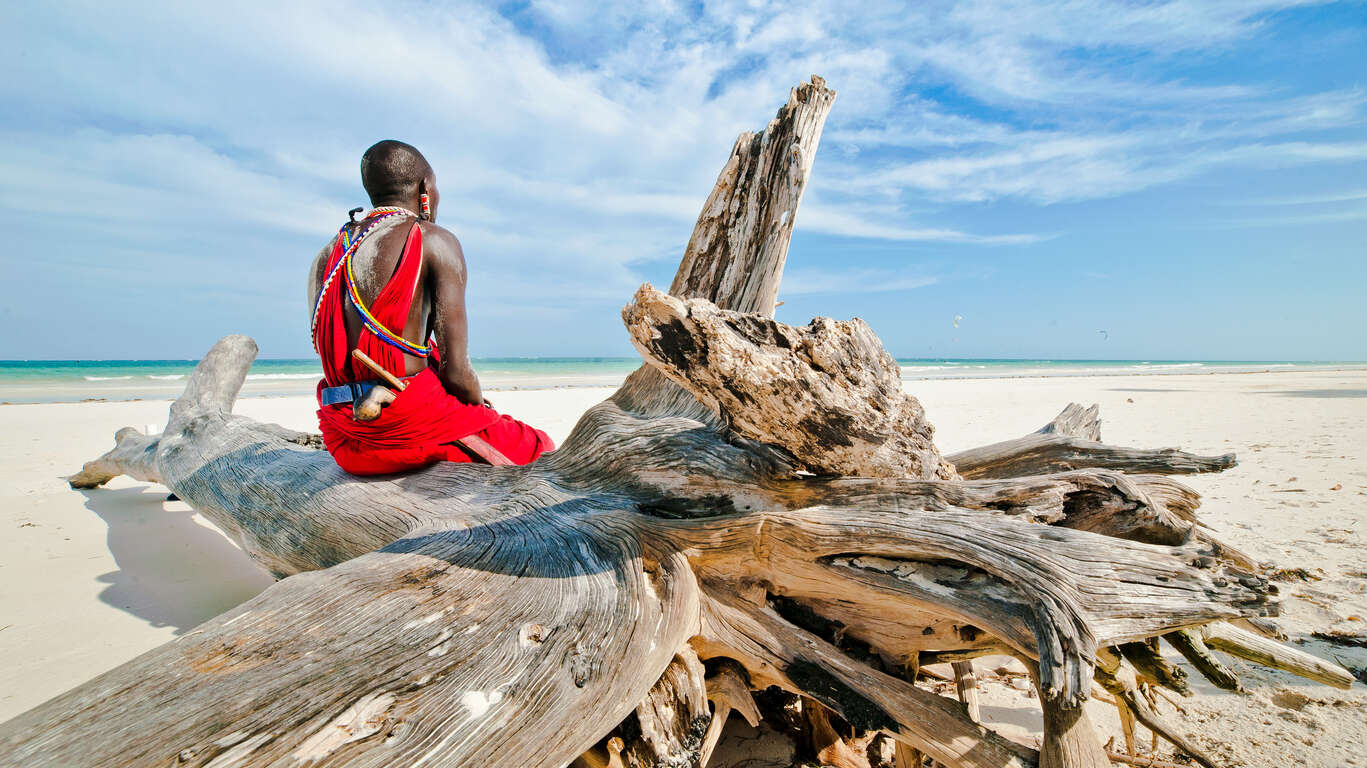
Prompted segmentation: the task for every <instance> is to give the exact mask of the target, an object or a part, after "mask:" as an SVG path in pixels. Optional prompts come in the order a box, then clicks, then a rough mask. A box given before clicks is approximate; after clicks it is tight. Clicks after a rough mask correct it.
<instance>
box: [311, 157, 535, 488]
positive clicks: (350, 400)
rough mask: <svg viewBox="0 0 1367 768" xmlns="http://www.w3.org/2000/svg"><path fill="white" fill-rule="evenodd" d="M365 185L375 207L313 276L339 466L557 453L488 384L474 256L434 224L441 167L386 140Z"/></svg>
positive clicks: (330, 249)
mask: <svg viewBox="0 0 1367 768" xmlns="http://www.w3.org/2000/svg"><path fill="white" fill-rule="evenodd" d="M361 183H362V184H363V185H364V186H365V190H366V193H367V194H369V195H370V202H371V204H372V205H373V206H375V207H374V208H372V209H371V210H370V211H367V212H365V213H364V214H363V215H362V216H361V217H360V218H356V214H357V213H359V212H360V211H361V209H359V208H358V209H356V210H354V211H352V212H351V213H352V215H351V221H348V222H347V223H346V224H344V225H343V226H342V229H341V231H339V232H338V233H337V236H336V237H334V238H333V240H332V241H331V242H330V243H328V245H327V246H326V247H324V248H323V250H322V251H320V252H319V254H318V257H317V259H316V260H315V261H314V264H313V269H312V270H311V271H310V273H309V297H310V298H311V299H312V300H313V305H312V309H313V316H312V328H313V346H314V349H316V350H317V351H318V356H319V357H320V358H321V359H322V362H323V381H320V382H319V383H318V406H319V408H318V422H319V425H320V427H321V428H322V432H323V442H324V443H325V444H326V445H327V449H328V451H329V452H330V453H331V454H332V456H333V458H335V459H336V460H337V464H338V465H339V466H341V468H342V469H344V470H346V471H348V472H351V473H352V474H357V475H375V474H386V473H391V472H402V471H404V470H408V469H415V468H417V467H422V466H426V465H428V464H431V463H433V462H436V461H458V462H460V461H472V460H479V459H483V460H485V461H490V462H492V463H513V464H528V463H531V462H532V461H534V460H535V459H536V458H537V457H538V456H540V455H541V454H542V453H544V452H546V451H550V450H553V449H554V448H555V446H554V444H552V442H551V439H550V438H549V437H547V435H546V433H545V432H542V431H540V430H537V429H533V428H532V427H530V426H528V425H526V424H523V423H522V422H520V421H517V420H516V419H513V418H511V417H509V416H505V415H502V414H499V413H498V412H497V411H495V410H494V409H493V408H492V407H491V406H490V404H489V402H488V401H487V400H485V399H484V396H483V393H482V392H481V391H480V387H479V379H478V378H477V377H476V376H475V372H474V369H473V368H471V366H470V358H469V354H468V351H467V350H468V339H467V336H466V319H465V256H464V254H463V253H462V252H461V248H460V242H459V241H458V240H456V237H455V235H453V234H451V233H450V232H448V231H447V230H445V229H442V228H441V227H439V226H437V225H436V218H437V203H438V201H439V199H440V196H439V195H438V194H437V184H436V175H435V174H434V172H433V171H432V166H431V165H429V164H428V162H427V160H426V159H425V158H424V157H423V156H422V153H420V152H418V150H417V149H415V148H414V147H412V146H409V145H408V144H404V143H403V142H399V141H381V142H379V143H378V144H375V145H374V146H372V147H371V148H370V149H368V150H366V152H365V155H364V156H363V157H362V158H361ZM377 376H378V377H379V379H377V378H376V377H377ZM381 379H382V380H383V381H381ZM386 384H387V386H386ZM395 390H398V391H397V392H396V391H395ZM491 449H492V450H491ZM505 459H506V460H505Z"/></svg>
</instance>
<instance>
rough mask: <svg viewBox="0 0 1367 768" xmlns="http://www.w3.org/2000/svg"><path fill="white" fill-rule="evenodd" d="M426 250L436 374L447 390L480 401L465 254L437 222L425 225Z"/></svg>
mask: <svg viewBox="0 0 1367 768" xmlns="http://www.w3.org/2000/svg"><path fill="white" fill-rule="evenodd" d="M423 236H424V237H423V251H424V256H426V259H427V270H428V273H427V279H428V283H427V284H428V286H430V288H429V290H431V292H432V299H433V306H432V318H433V324H432V328H433V331H434V332H435V333H436V338H437V347H438V349H440V350H441V365H440V366H439V367H438V368H437V376H438V377H439V378H440V379H441V383H442V386H443V387H445V388H446V391H447V392H449V393H451V394H452V395H455V396H456V397H458V398H460V401H461V402H462V403H466V404H468V405H480V404H482V403H483V402H484V393H483V392H482V391H480V388H479V378H478V377H477V376H475V369H474V368H473V367H472V366H471V365H470V340H469V329H468V326H467V324H466V319H465V254H464V252H462V251H461V249H460V241H459V240H457V239H456V236H455V235H453V234H451V233H450V232H447V231H446V230H444V229H442V228H440V227H437V226H427V227H424V228H423Z"/></svg>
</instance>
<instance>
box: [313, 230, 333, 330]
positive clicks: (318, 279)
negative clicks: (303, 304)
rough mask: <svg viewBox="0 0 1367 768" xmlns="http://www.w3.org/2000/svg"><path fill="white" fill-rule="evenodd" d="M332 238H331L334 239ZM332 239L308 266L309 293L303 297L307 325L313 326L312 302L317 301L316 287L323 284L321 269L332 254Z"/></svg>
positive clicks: (325, 267)
mask: <svg viewBox="0 0 1367 768" xmlns="http://www.w3.org/2000/svg"><path fill="white" fill-rule="evenodd" d="M336 239H337V238H335V237H334V238H333V239H332V240H336ZM332 240H329V241H328V244H327V245H325V246H323V250H321V251H319V252H318V255H317V256H315V257H313V265H312V266H310V267H309V295H308V296H307V298H306V299H305V300H306V301H307V302H308V305H309V327H310V328H312V327H313V310H314V309H316V307H314V303H315V302H317V301H318V287H319V286H321V285H322V284H323V271H324V270H326V269H327V268H328V256H330V255H332Z"/></svg>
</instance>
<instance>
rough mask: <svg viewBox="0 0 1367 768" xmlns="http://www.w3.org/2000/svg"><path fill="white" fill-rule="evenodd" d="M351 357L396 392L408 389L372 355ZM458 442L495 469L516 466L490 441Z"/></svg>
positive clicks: (353, 353)
mask: <svg viewBox="0 0 1367 768" xmlns="http://www.w3.org/2000/svg"><path fill="white" fill-rule="evenodd" d="M351 356H352V357H353V358H355V359H356V360H357V361H358V362H360V363H361V364H362V365H364V366H365V367H367V368H369V369H370V370H372V371H374V372H375V375H376V376H379V377H380V378H381V379H383V380H384V382H385V383H386V384H388V385H389V386H391V387H393V388H394V389H395V390H397V391H399V392H402V391H404V389H406V388H407V387H408V384H407V383H406V382H404V381H403V380H402V379H400V378H398V377H397V376H395V375H394V374H392V373H390V372H389V371H387V370H385V369H384V367H383V366H381V365H380V364H379V363H377V362H375V361H374V360H372V359H371V357H370V355H367V354H366V353H364V352H362V351H361V350H359V349H353V350H352V351H351ZM456 442H458V443H460V444H461V445H462V446H464V447H465V448H467V449H469V450H470V452H471V453H473V454H475V455H476V456H478V457H480V458H481V459H484V461H485V462H486V463H489V464H492V465H494V466H495V467H511V466H513V464H514V462H513V460H512V459H510V458H508V457H507V456H504V455H503V453H502V452H501V451H499V450H498V449H497V448H495V447H494V446H492V445H490V444H489V441H488V440H485V439H484V438H482V437H480V436H479V435H466V436H465V437H462V438H460V439H459V440H457V441H456Z"/></svg>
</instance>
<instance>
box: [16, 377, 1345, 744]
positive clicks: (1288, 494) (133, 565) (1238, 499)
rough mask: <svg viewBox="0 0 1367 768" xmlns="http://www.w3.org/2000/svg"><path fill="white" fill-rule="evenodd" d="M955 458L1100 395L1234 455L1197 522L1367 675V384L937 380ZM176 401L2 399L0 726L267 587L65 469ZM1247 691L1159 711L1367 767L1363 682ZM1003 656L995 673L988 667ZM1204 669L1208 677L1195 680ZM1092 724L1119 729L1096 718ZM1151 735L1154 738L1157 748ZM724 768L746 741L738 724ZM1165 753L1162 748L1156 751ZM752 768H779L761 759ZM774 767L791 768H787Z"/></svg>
mask: <svg viewBox="0 0 1367 768" xmlns="http://www.w3.org/2000/svg"><path fill="white" fill-rule="evenodd" d="M908 389H909V390H910V391H911V392H912V393H913V394H915V395H916V396H917V397H919V398H920V399H921V402H922V403H923V405H924V406H925V408H926V412H927V415H928V417H929V419H930V421H931V422H932V423H933V424H934V425H935V426H936V428H937V430H938V434H937V442H938V444H939V445H940V447H941V448H942V449H943V450H944V451H945V452H952V451H955V450H959V449H963V448H968V447H971V446H975V445H980V444H984V443H989V442H994V441H996V440H1001V439H1006V438H1009V437H1014V436H1018V435H1021V434H1023V433H1025V432H1029V431H1032V430H1034V429H1037V428H1038V427H1039V426H1040V425H1042V424H1044V423H1045V422H1047V421H1048V420H1049V419H1051V418H1052V417H1053V416H1054V415H1055V414H1056V413H1057V412H1058V411H1059V410H1060V409H1061V408H1062V407H1063V406H1064V405H1065V404H1066V403H1068V402H1070V401H1077V402H1081V403H1084V404H1091V403H1099V404H1100V405H1101V415H1102V419H1103V426H1102V433H1103V437H1104V439H1105V440H1106V441H1107V442H1111V443H1116V444H1122V445H1135V446H1142V447H1160V446H1180V447H1182V448H1185V449H1188V450H1192V451H1195V452H1199V453H1225V452H1230V451H1233V452H1236V453H1237V454H1238V457H1239V466H1238V467H1236V468H1234V469H1232V470H1230V471H1228V472H1225V473H1223V474H1219V475H1203V476H1196V477H1189V478H1184V479H1183V482H1186V483H1188V484H1190V485H1191V486H1193V487H1194V488H1196V489H1197V490H1199V491H1200V492H1201V493H1202V495H1203V497H1204V506H1203V507H1202V509H1201V511H1200V512H1201V516H1202V519H1203V520H1204V521H1205V522H1206V523H1207V524H1208V525H1210V526H1211V527H1212V528H1213V529H1215V531H1216V532H1217V533H1218V534H1219V536H1220V537H1221V538H1223V539H1224V540H1226V541H1227V542H1228V543H1230V544H1232V545H1234V546H1236V547H1239V548H1241V549H1243V550H1244V551H1246V552H1248V553H1250V554H1252V555H1253V556H1254V557H1255V558H1257V559H1258V560H1260V561H1269V562H1272V563H1275V564H1276V566H1277V567H1283V568H1297V567H1299V568H1305V569H1306V570H1307V571H1308V573H1309V576H1310V580H1309V581H1291V582H1285V583H1281V584H1280V585H1279V586H1280V588H1281V591H1282V595H1283V597H1284V601H1283V618H1282V619H1280V622H1281V624H1282V626H1283V628H1284V629H1285V630H1286V631H1287V632H1288V633H1289V634H1290V635H1291V637H1292V639H1293V641H1301V640H1304V641H1305V642H1304V644H1303V645H1302V646H1300V647H1302V648H1304V649H1305V650H1307V651H1309V652H1311V653H1314V654H1317V655H1320V656H1323V657H1325V658H1334V657H1337V658H1339V659H1340V660H1341V661H1342V662H1344V663H1346V664H1348V665H1350V666H1352V667H1355V668H1358V669H1362V668H1364V667H1367V648H1361V647H1351V646H1348V645H1342V644H1330V643H1327V642H1324V641H1321V640H1317V639H1314V638H1311V637H1310V635H1311V633H1312V632H1317V631H1318V632H1330V631H1336V630H1337V631H1342V632H1344V633H1346V634H1349V635H1354V636H1357V637H1359V638H1362V637H1364V636H1367V555H1365V554H1364V552H1367V528H1364V518H1367V464H1364V462H1363V456H1364V455H1365V454H1367V372H1364V371H1344V372H1310V373H1307V372H1285V373H1278V372H1271V373H1251V374H1237V375H1236V374H1220V375H1199V376H1187V375H1171V376H1111V377H1057V378H1038V379H986V380H941V381H921V382H914V383H911V384H909V385H908ZM610 392H611V390H610V389H604V388H581V389H559V390H542V391H528V392H496V393H492V397H493V400H494V401H495V404H496V405H497V407H498V408H499V409H500V410H503V411H506V412H508V413H511V414H513V415H515V416H517V417H519V418H521V419H524V420H526V421H529V422H530V423H533V424H535V425H537V426H540V427H542V428H544V429H546V430H547V431H548V432H549V433H550V434H551V435H552V437H554V438H555V439H556V440H557V441H560V440H563V439H564V437H565V436H566V435H567V434H568V433H569V431H570V429H571V428H572V427H573V425H574V422H575V421H576V419H577V418H578V416H579V414H580V413H582V412H583V410H584V409H586V408H588V407H589V406H591V405H592V404H594V403H596V402H598V401H600V400H601V399H602V398H604V397H605V396H606V395H607V394H609V393H610ZM167 405H168V403H167V402H165V401H142V402H118V403H112V402H111V403H61V404H38V405H8V406H2V407H0V434H3V435H5V438H4V439H3V440H0V473H2V474H0V478H2V479H3V483H0V494H3V504H2V505H0V510H2V511H0V525H3V526H4V529H5V530H6V531H7V534H6V535H5V536H4V537H3V539H0V656H2V657H3V658H4V659H6V660H7V662H8V663H7V664H5V665H4V666H3V667H0V721H3V720H6V719H8V718H10V717H13V716H14V715H16V714H18V713H20V712H22V711H24V710H26V709H28V708H30V707H32V706H34V705H37V704H39V703H41V702H42V701H44V700H46V699H48V698H50V697H52V696H54V695H56V694H59V693H61V692H62V691H64V690H67V689H68V688H71V687H72V686H74V685H77V684H79V683H81V682H84V681H86V680H88V679H89V678H91V677H93V676H95V675H97V674H99V673H101V672H103V671H105V670H107V669H109V668H111V667H114V666H116V665H118V664H120V663H122V662H124V661H127V660H128V659H130V658H132V657H134V656H136V655H137V654H139V653H141V652H143V651H146V650H148V649H150V648H153V647H155V646H157V645H159V644H161V643H164V642H166V641H168V640H170V639H172V638H174V637H175V636H176V635H177V634H180V633H184V632H186V631H188V630H190V629H191V628H192V627H194V626H195V625H196V624H198V623H199V622H202V621H204V620H205V619H208V618H210V617H212V616H214V615H216V614H219V613H221V612H223V611H225V610H227V609H228V608H230V607H232V606H233V605H236V604H238V603H240V602H241V601H243V600H246V599H248V598H249V597H251V596H252V595H254V594H256V593H257V592H259V591H260V590H262V589H264V588H265V587H267V586H268V585H269V584H270V583H271V578H270V577H269V576H267V575H266V574H265V573H264V572H262V571H260V570H259V569H257V568H256V567H255V566H254V565H253V564H252V563H251V562H250V561H249V560H248V559H247V558H246V556H245V555H243V554H242V553H241V552H240V551H239V550H238V549H237V548H236V547H235V546H234V545H233V544H231V543H230V542H229V541H228V540H227V539H226V538H224V537H223V536H222V535H221V534H220V533H218V532H217V530H216V529H214V528H213V527H212V526H210V525H209V524H208V523H207V522H205V521H204V520H203V519H201V518H200V517H198V516H197V515H195V514H194V513H193V512H192V511H191V510H190V509H189V507H188V506H186V505H185V504H183V503H180V502H167V501H165V498H166V493H167V491H166V489H165V488H163V487H161V486H157V485H149V484H146V483H139V482H134V481H130V480H128V479H127V478H119V479H117V480H115V481H114V482H112V483H110V484H109V486H108V487H106V488H101V489H97V490H93V491H85V492H78V491H73V490H71V489H69V488H68V487H67V485H66V483H65V482H64V477H65V476H66V475H68V474H70V473H72V472H74V471H76V470H77V469H79V468H80V466H81V464H82V463H83V462H84V461H86V460H88V459H91V458H93V457H95V456H97V455H99V454H100V453H102V452H103V451H105V450H106V449H107V448H109V447H110V446H111V445H112V436H113V433H114V431H115V430H116V429H118V428H120V427H123V426H127V425H134V426H137V427H139V428H142V427H144V426H146V425H153V427H152V428H153V429H159V426H157V425H160V424H162V423H164V422H165V420H166V409H167ZM237 412H239V413H242V414H246V415H248V416H252V417H254V418H257V419H262V420H268V421H275V422H278V423H281V424H284V425H287V426H290V427H294V428H297V429H309V430H313V429H316V425H315V420H314V415H313V404H312V400H311V398H307V397H278V398H261V397H258V398H247V399H244V400H242V401H240V402H239V404H238V406H237ZM1230 665H1231V667H1233V668H1235V669H1236V671H1239V672H1241V673H1242V674H1243V675H1244V680H1245V685H1246V686H1247V687H1248V688H1249V689H1250V691H1249V693H1247V694H1243V695H1237V694H1230V693H1226V692H1223V691H1219V690H1216V689H1214V688H1212V687H1210V686H1206V685H1202V684H1199V683H1198V684H1197V685H1196V686H1195V687H1196V688H1197V689H1198V690H1197V692H1196V694H1195V695H1194V696H1193V697H1191V698H1189V699H1186V700H1183V701H1181V702H1180V703H1181V705H1182V707H1183V708H1185V709H1186V710H1187V712H1186V714H1185V715H1176V714H1171V713H1172V708H1171V707H1170V706H1168V705H1166V704H1165V705H1164V711H1165V712H1168V713H1170V714H1171V717H1172V719H1173V720H1176V721H1179V722H1181V723H1183V725H1184V729H1185V731H1187V732H1189V733H1190V734H1192V735H1193V737H1194V738H1196V740H1197V741H1198V742H1200V743H1203V744H1205V745H1206V746H1207V747H1209V748H1211V750H1212V752H1213V754H1215V755H1216V756H1217V757H1218V758H1220V759H1222V760H1225V761H1227V763H1228V764H1230V765H1246V766H1264V765H1278V766H1280V765H1307V766H1325V767H1326V768H1328V767H1330V766H1335V767H1337V766H1352V765H1363V766H1367V686H1364V685H1363V684H1361V683H1359V684H1356V685H1354V686H1353V688H1352V690H1351V691H1338V690H1335V689H1331V688H1328V687H1325V686H1321V685H1317V684H1313V683H1309V682H1307V681H1302V680H1299V679H1297V678H1294V677H1291V676H1288V675H1285V674H1282V673H1274V672H1271V671H1268V670H1259V669H1256V668H1254V667H1253V666H1252V665H1250V664H1246V663H1243V662H1239V661H1237V660H1231V661H1230ZM992 666H994V665H991V664H980V667H981V668H985V669H990V668H991V667H992ZM1196 677H1198V676H1197V675H1196V674H1195V673H1194V672H1193V673H1192V678H1193V679H1195V678H1196ZM983 688H984V691H985V694H984V707H983V713H984V718H985V720H987V721H988V722H989V723H990V724H993V725H994V727H999V728H1001V729H1002V730H1003V731H1004V732H1006V733H1007V734H1008V735H1011V736H1014V737H1018V738H1024V739H1030V738H1032V737H1033V736H1034V735H1037V734H1038V731H1039V722H1038V721H1039V717H1038V715H1037V714H1036V712H1037V709H1036V706H1035V704H1034V702H1033V701H1031V699H1030V696H1031V695H1032V694H1030V693H1028V692H1025V691H1020V690H1016V689H1014V688H1011V687H1010V686H1008V685H1007V684H1006V683H1005V682H1004V681H1001V680H998V679H995V678H994V677H993V676H992V675H987V679H986V680H985V681H984V682H983ZM1092 706H1093V708H1094V710H1095V720H1096V722H1097V724H1098V727H1100V728H1103V729H1104V730H1105V731H1106V732H1105V733H1104V734H1103V740H1105V739H1106V738H1110V737H1112V736H1114V737H1116V739H1117V743H1119V734H1120V730H1119V726H1118V724H1117V722H1116V719H1115V718H1114V716H1113V715H1112V714H1111V713H1110V712H1108V711H1106V709H1107V708H1106V707H1104V706H1102V705H1099V704H1095V703H1094V704H1093V705H1092ZM1147 738H1148V737H1147V733H1145V735H1144V737H1143V739H1142V741H1143V742H1144V744H1145V746H1146V747H1147ZM730 741H731V745H730V746H731V747H732V749H730V750H729V751H726V752H723V753H721V754H719V756H718V759H717V760H716V761H714V765H728V764H729V765H735V764H736V763H734V762H732V763H728V762H727V761H728V760H733V759H735V756H736V755H737V754H740V753H739V752H737V751H736V750H737V749H738V748H739V749H744V748H746V736H745V729H743V728H737V729H735V733H734V735H733V736H732V737H731V739H730ZM1160 751H1165V750H1163V748H1161V747H1160ZM747 754H749V757H748V758H747V759H749V760H750V762H748V763H746V764H747V765H748V766H751V768H757V766H760V765H769V764H771V763H769V762H765V761H764V759H763V758H762V757H761V756H759V755H758V754H756V753H755V752H754V750H750V751H749V752H748V753H747ZM775 764H777V763H775Z"/></svg>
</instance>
